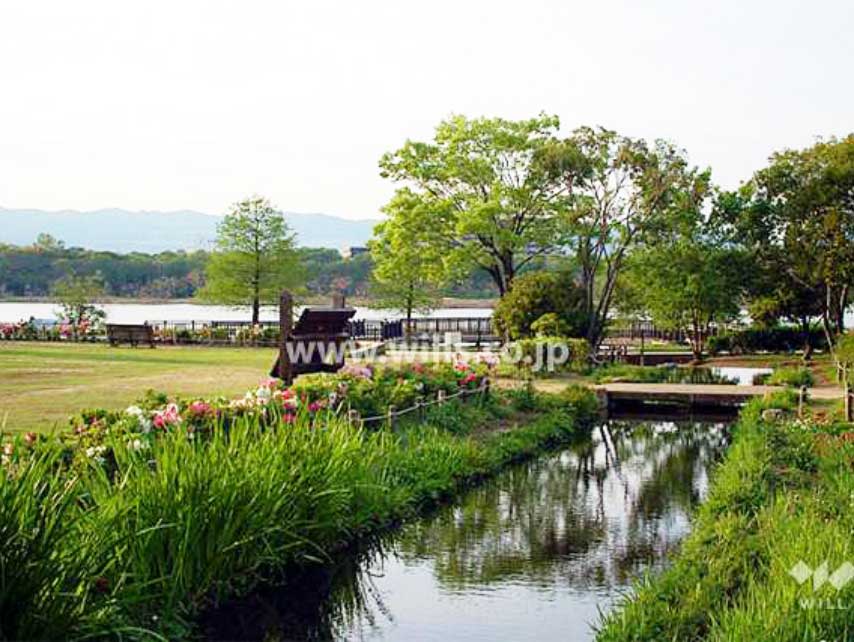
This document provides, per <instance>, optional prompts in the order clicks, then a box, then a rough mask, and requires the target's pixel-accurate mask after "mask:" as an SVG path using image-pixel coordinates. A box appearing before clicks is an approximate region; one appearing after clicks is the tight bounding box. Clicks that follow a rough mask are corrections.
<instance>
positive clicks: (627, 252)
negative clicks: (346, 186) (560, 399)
mask: <svg viewBox="0 0 854 642" xmlns="http://www.w3.org/2000/svg"><path fill="white" fill-rule="evenodd" d="M559 126H560V123H559V120H558V118H557V117H554V116H548V115H540V116H538V117H535V118H532V119H528V120H521V121H510V120H505V119H501V118H480V119H468V118H466V117H463V116H453V117H451V118H449V119H447V120H445V121H443V122H441V123H440V124H439V126H438V127H437V128H436V132H435V136H434V137H433V139H432V140H429V141H407V142H406V143H405V144H404V145H403V146H402V147H400V148H399V149H397V150H395V151H393V152H389V153H387V154H386V155H384V156H383V157H382V159H381V161H380V168H381V173H382V175H383V176H385V177H387V178H389V179H391V180H393V181H394V182H395V183H397V184H398V189H397V191H396V192H395V195H394V197H393V198H392V199H391V200H390V202H389V203H388V204H387V206H386V207H385V209H384V211H385V213H386V215H387V220H386V221H385V222H384V223H383V224H382V225H381V226H379V227H378V228H377V238H376V239H375V240H374V242H373V244H372V250H373V251H374V255H375V259H376V262H377V265H376V268H375V273H374V274H375V280H376V281H377V282H378V283H379V284H380V285H381V286H384V287H386V288H387V289H388V290H389V291H390V292H391V293H393V294H395V296H396V298H397V300H399V301H405V302H406V304H407V305H406V306H403V305H402V306H401V307H418V306H419V305H424V304H425V303H424V302H425V299H426V300H428V301H429V299H430V297H431V296H432V293H433V292H435V291H436V289H437V288H438V287H440V286H441V284H443V283H445V282H447V281H448V280H452V279H454V278H456V277H458V275H459V274H466V273H471V272H472V271H480V272H482V273H485V274H488V275H489V277H490V278H491V280H492V281H493V283H494V285H495V288H496V290H497V291H498V292H499V293H500V295H501V296H502V302H501V303H499V306H498V314H497V320H498V321H499V325H501V326H502V327H504V328H505V329H506V332H507V336H508V338H514V337H513V336H512V335H513V334H514V333H515V334H525V333H530V332H531V322H532V321H534V319H533V318H531V317H530V316H528V317H526V314H525V313H524V311H525V310H538V311H546V312H547V313H555V314H557V315H558V317H559V319H558V321H560V323H561V324H562V327H563V328H564V329H565V332H567V333H569V334H571V335H573V336H579V337H584V338H585V339H586V340H587V341H588V343H589V344H590V346H591V348H594V349H595V348H596V347H598V346H599V344H600V343H601V341H602V339H603V337H604V335H605V331H606V328H607V326H608V325H609V323H611V322H613V320H614V319H615V318H616V317H617V316H627V317H632V318H635V319H651V320H653V321H654V322H655V323H656V324H658V325H660V326H663V327H673V328H679V329H683V330H685V331H686V332H687V333H688V334H689V336H691V337H692V344H693V349H694V352H695V354H696V355H697V356H699V355H700V354H701V353H702V351H703V348H704V343H705V340H706V338H707V337H708V335H709V330H710V327H711V326H712V324H715V323H725V322H728V321H733V320H737V319H741V318H743V312H744V311H747V312H749V315H750V318H751V319H752V321H753V322H754V323H756V324H759V325H766V326H769V327H770V326H774V325H775V324H779V323H782V322H786V323H794V324H798V325H799V326H800V327H802V329H803V332H804V337H805V341H807V342H808V337H809V336H810V332H809V329H810V327H811V325H812V324H814V323H820V324H821V327H822V328H823V329H824V331H825V333H826V335H827V338H828V339H829V343H830V344H831V345H832V344H833V339H834V338H835V337H837V336H839V335H840V334H841V333H842V332H843V331H844V312H845V310H846V309H847V308H848V306H849V304H850V302H851V284H852V282H854V135H849V136H847V137H844V138H829V139H826V140H820V141H818V142H817V143H816V144H815V145H813V146H811V147H809V148H806V149H802V150H784V151H780V152H776V153H773V154H772V155H771V156H770V158H769V160H768V164H767V167H765V168H761V169H759V170H758V171H757V172H756V173H755V174H754V175H753V176H751V177H746V178H745V180H744V182H743V183H742V185H741V186H740V187H739V188H738V189H736V190H732V191H727V190H723V189H721V188H719V187H718V186H716V185H715V183H714V182H713V178H712V172H711V170H710V169H707V168H699V167H697V166H694V165H692V164H691V163H690V161H689V158H688V155H687V153H686V152H685V151H684V150H682V149H680V148H679V147H677V146H676V145H674V144H672V143H670V142H667V141H663V140H656V141H654V142H647V141H644V140H640V139H635V138H631V137H627V136H623V135H620V134H619V133H617V132H614V131H610V130H608V129H604V128H593V127H579V128H577V129H575V130H574V131H572V132H571V133H570V134H569V135H568V136H562V135H561V134H560V128H559ZM543 259H546V260H547V264H548V267H550V268H551V274H550V275H548V276H545V277H543V276H535V275H534V274H532V272H533V269H532V268H533V267H534V265H535V264H536V262H537V261H540V260H543ZM526 272H528V274H525V273H526ZM525 306H528V307H525ZM520 320H525V322H524V323H520ZM805 349H806V352H807V356H808V355H809V350H810V347H809V345H807V346H805Z"/></svg>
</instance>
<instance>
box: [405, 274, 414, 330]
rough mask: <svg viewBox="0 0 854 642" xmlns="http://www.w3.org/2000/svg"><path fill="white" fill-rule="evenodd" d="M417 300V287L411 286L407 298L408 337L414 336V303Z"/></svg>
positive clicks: (411, 284)
mask: <svg viewBox="0 0 854 642" xmlns="http://www.w3.org/2000/svg"><path fill="white" fill-rule="evenodd" d="M414 298H415V285H414V284H413V283H410V284H409V296H407V297H406V336H407V337H409V336H410V335H411V334H412V301H413V300H414Z"/></svg>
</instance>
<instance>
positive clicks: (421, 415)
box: [415, 397, 424, 421]
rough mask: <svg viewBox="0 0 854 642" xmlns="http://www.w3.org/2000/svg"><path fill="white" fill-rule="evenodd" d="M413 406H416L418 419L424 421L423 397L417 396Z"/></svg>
mask: <svg viewBox="0 0 854 642" xmlns="http://www.w3.org/2000/svg"><path fill="white" fill-rule="evenodd" d="M415 407H416V408H417V412H418V419H419V421H424V397H418V399H417V400H416V402H415Z"/></svg>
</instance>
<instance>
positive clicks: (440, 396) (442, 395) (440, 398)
mask: <svg viewBox="0 0 854 642" xmlns="http://www.w3.org/2000/svg"><path fill="white" fill-rule="evenodd" d="M436 401H438V402H439V405H440V406H441V405H442V404H443V403H445V391H444V390H440V391H439V392H438V393H436Z"/></svg>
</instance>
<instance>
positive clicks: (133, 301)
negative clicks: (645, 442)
mask: <svg viewBox="0 0 854 642" xmlns="http://www.w3.org/2000/svg"><path fill="white" fill-rule="evenodd" d="M329 299H330V297H328V296H322V295H312V296H309V297H305V298H304V299H302V302H303V304H305V305H318V304H328V303H329ZM347 302H348V303H349V304H351V305H354V306H356V307H364V308H374V309H379V308H376V306H374V305H372V304H373V303H374V302H375V300H374V299H371V298H369V297H352V298H350V299H348V300H347ZM3 303H24V304H26V303H49V304H56V305H59V301H58V300H57V299H55V298H52V297H42V296H36V297H0V304H3ZM95 303H96V304H97V305H198V306H210V307H221V306H223V304H221V303H204V302H202V301H199V300H197V299H139V298H130V297H103V298H100V299H98V300H97V301H96V302H95ZM495 303H496V299H465V298H456V297H446V298H443V299H442V301H441V303H440V304H439V306H437V308H436V309H441V308H448V309H452V310H453V309H464V308H476V309H482V310H491V309H492V308H494V307H495ZM225 307H232V306H225ZM233 307H238V308H239V307H247V306H233ZM262 307H275V304H263V305H262Z"/></svg>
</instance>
